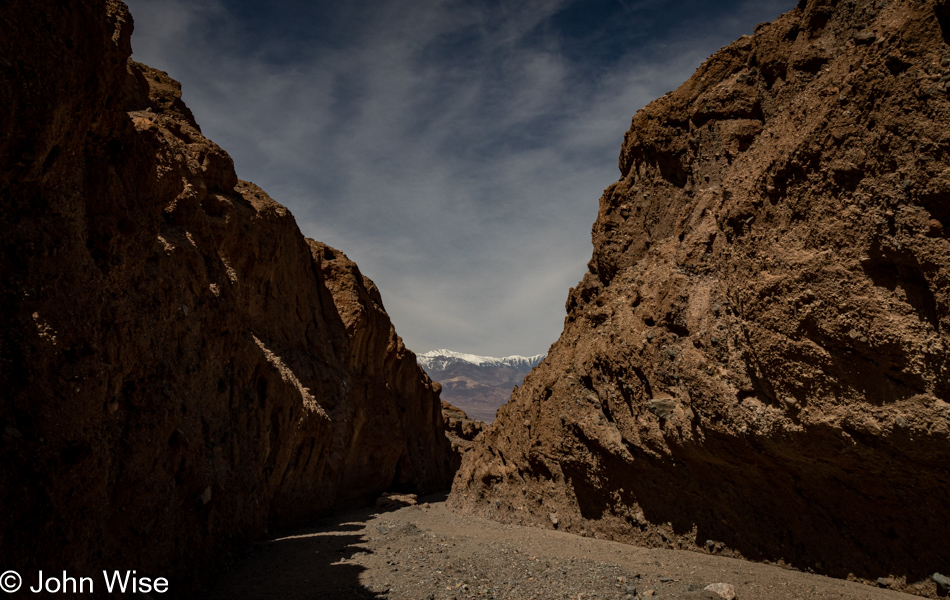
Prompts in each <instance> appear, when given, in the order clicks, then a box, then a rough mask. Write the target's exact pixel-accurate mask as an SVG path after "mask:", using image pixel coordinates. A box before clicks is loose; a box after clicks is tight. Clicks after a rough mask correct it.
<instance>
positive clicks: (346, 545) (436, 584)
mask: <svg viewBox="0 0 950 600" xmlns="http://www.w3.org/2000/svg"><path fill="white" fill-rule="evenodd" d="M423 500H428V502H424V503H423V504H421V505H418V506H407V507H402V508H398V509H395V510H390V511H381V510H379V509H376V510H370V509H364V510H358V511H352V512H348V513H344V514H340V515H336V516H334V517H331V518H328V519H325V520H323V521H320V522H319V523H317V524H315V525H314V526H312V527H310V528H306V529H302V530H299V531H296V532H293V533H288V534H285V535H281V536H279V537H277V538H276V539H273V540H270V541H267V542H263V543H261V544H258V545H257V546H255V547H254V548H253V549H252V550H251V551H250V552H249V554H248V556H247V557H246V558H244V559H243V560H242V561H240V562H238V563H237V564H235V565H232V568H231V570H230V572H229V573H227V574H226V575H224V576H223V577H222V578H221V580H220V581H219V583H218V585H217V587H216V589H215V590H214V593H212V594H211V598H212V599H213V600H223V599H226V598H228V599H230V598H245V599H248V600H253V599H256V598H261V599H263V598H281V599H282V600H304V599H317V598H320V599H332V598H341V599H343V598H346V599H360V598H364V599H368V598H378V599H384V598H385V599H392V600H396V599H413V600H423V599H432V600H443V599H463V598H517V599H527V598H545V599H547V598H551V599H553V598H559V599H560V598H564V599H568V598H572V599H577V600H582V599H586V598H616V599H632V598H649V597H653V598H658V599H659V598H670V599H672V598H683V599H686V598H709V599H712V600H715V599H718V598H720V596H718V595H716V594H713V593H711V592H707V591H704V588H705V587H706V586H707V585H709V584H712V583H720V582H721V583H727V584H730V585H732V586H733V587H734V588H735V592H736V597H737V598H738V599H739V600H755V599H762V600H765V599H769V600H785V599H787V600H792V599H799V598H825V599H836V600H837V599H841V600H845V599H854V600H858V599H861V600H876V599H881V600H884V599H888V598H889V599H893V600H897V599H899V598H912V597H913V596H909V595H907V594H903V593H899V592H894V591H891V590H886V589H878V588H874V587H870V586H867V585H862V584H859V583H855V582H850V581H843V580H839V579H831V578H828V577H823V576H820V575H813V574H810V573H803V572H800V571H793V570H788V569H784V568H781V567H777V566H772V565H764V564H758V563H752V562H746V561H742V560H736V559H732V558H726V557H720V556H714V555H709V554H702V553H699V552H690V551H684V550H663V549H651V548H641V547H637V546H631V545H627V544H621V543H617V542H610V541H605V540H598V539H593V538H588V537H580V536H577V535H572V534H569V533H564V532H560V531H554V530H550V529H539V528H532V527H523V526H518V525H506V524H501V523H497V522H495V521H491V520H488V519H484V518H481V517H477V516H461V515H457V514H455V513H453V512H452V511H451V510H450V509H448V508H447V507H446V505H445V503H444V501H442V498H440V497H430V498H427V499H423Z"/></svg>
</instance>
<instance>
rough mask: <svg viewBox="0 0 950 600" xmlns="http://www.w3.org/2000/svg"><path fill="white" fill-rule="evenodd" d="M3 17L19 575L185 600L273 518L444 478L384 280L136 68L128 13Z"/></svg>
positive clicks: (3, 358)
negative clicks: (300, 219)
mask: <svg viewBox="0 0 950 600" xmlns="http://www.w3.org/2000/svg"><path fill="white" fill-rule="evenodd" d="M0 23H2V24H3V29H4V35H3V36H0V83H2V85H0V113H2V114H3V115H4V119H3V124H2V127H0V129H2V136H0V231H2V232H3V233H2V236H0V390H2V392H0V395H2V396H0V398H2V401H0V448H2V458H3V460H2V461H0V495H2V500H0V502H2V506H3V509H4V519H3V524H2V525H0V540H2V543H0V548H2V550H0V563H2V564H3V565H5V567H6V568H15V569H18V570H19V571H20V572H21V573H23V574H27V573H33V574H35V572H36V570H38V569H44V570H46V571H47V572H50V571H53V572H58V571H61V570H63V569H65V570H67V571H69V573H70V575H73V576H82V575H88V576H93V575H97V574H98V572H99V571H100V570H102V569H126V568H128V569H136V570H137V571H138V573H139V574H140V575H146V576H151V577H155V576H160V575H161V576H167V577H170V578H171V580H172V595H176V596H181V595H184V596H189V595H191V594H193V593H194V592H195V590H196V589H197V588H196V587H195V586H196V585H199V584H200V583H201V578H202V577H203V576H205V575H206V574H207V573H208V570H209V569H210V568H213V567H215V566H218V565H220V564H221V563H222V561H224V560H226V559H227V558H228V556H229V554H230V553H232V552H233V551H236V550H239V549H240V546H241V544H242V543H243V542H245V541H247V540H249V539H251V538H254V537H256V536H260V535H263V534H264V532H265V531H266V530H267V528H268V527H273V526H277V527H282V526H288V525H293V524H295V523H299V522H300V521H302V520H304V519H308V518H313V517H314V516H317V515H320V514H323V513H325V512H326V511H328V510H330V509H332V508H333V507H335V506H339V505H341V504H344V503H349V502H353V501H364V500H368V499H369V498H371V497H373V496H374V495H375V494H377V493H379V492H380V491H382V490H385V489H388V488H389V487H390V486H395V487H397V488H411V489H413V490H415V491H418V492H423V493H424V492H431V491H436V490H439V489H445V488H446V487H448V483H449V481H450V479H451V460H452V458H451V449H450V447H449V444H448V441H447V440H446V439H445V437H444V434H443V423H442V417H441V413H440V403H439V399H438V393H437V391H436V390H435V389H434V388H433V385H432V384H431V382H430V381H429V380H428V378H427V377H426V376H425V375H424V373H422V371H421V370H420V369H419V368H418V367H417V366H416V361H415V357H414V356H413V355H412V353H411V352H409V351H408V350H406V349H405V347H404V346H403V345H402V341H401V340H400V339H399V337H398V336H397V335H396V334H395V331H394V330H393V328H392V325H391V324H390V322H389V319H388V317H387V316H386V313H385V311H384V310H383V308H382V302H381V300H380V298H379V294H378V291H376V289H375V286H373V284H372V282H370V281H369V280H368V279H366V278H364V277H362V275H360V274H359V272H358V270H357V269H356V267H355V265H353V264H352V263H349V262H346V263H345V264H344V266H339V265H340V264H341V261H343V260H345V259H342V258H340V255H337V254H336V253H335V252H333V251H332V250H330V249H328V248H326V247H325V246H322V245H320V244H318V243H316V242H310V241H308V240H306V239H304V237H303V236H302V235H301V233H300V231H299V230H298V228H297V225H296V223H295V222H294V219H293V217H292V216H291V215H290V213H289V212H288V211H287V210H286V209H285V208H284V207H282V206H281V205H279V204H278V203H276V202H275V201H273V200H272V199H270V198H269V197H268V196H267V194H265V193H264V192H263V191H262V190H261V189H260V188H258V187H257V186H255V185H253V184H251V183H248V182H244V181H240V180H238V178H237V177H236V175H235V173H234V168H233V164H232V162H231V159H230V158H229V157H228V155H227V154H226V153H225V152H224V151H223V150H221V148H219V147H218V146H217V145H215V144H214V143H213V142H211V141H210V140H208V139H207V138H205V137H204V136H203V135H202V134H201V132H200V129H199V127H198V125H197V124H196V123H195V120H194V118H193V116H192V115H191V113H190V111H189V110H188V109H187V108H186V107H185V105H184V104H183V103H182V101H181V98H180V87H179V85H178V84H177V83H176V82H174V81H173V80H172V79H170V78H169V77H168V76H167V75H166V74H164V73H162V72H160V71H156V70H153V69H150V68H148V67H145V66H143V65H138V64H135V63H129V62H127V61H128V58H129V56H130V41H129V40H130V36H131V32H132V21H131V17H130V16H129V14H128V12H127V10H126V7H125V6H124V4H122V3H121V2H118V1H115V0H71V1H69V2H66V3H65V4H64V3H62V2H51V1H33V0H31V1H29V2H26V1H20V0H14V1H12V2H7V3H5V4H4V5H3V6H2V7H0ZM334 255H335V256H336V258H334V257H333V256H334ZM205 581H206V580H205Z"/></svg>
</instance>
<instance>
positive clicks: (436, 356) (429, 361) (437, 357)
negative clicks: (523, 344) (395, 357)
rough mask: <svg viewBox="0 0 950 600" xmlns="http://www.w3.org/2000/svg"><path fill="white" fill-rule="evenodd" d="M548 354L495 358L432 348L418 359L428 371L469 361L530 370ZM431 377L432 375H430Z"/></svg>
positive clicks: (484, 364)
mask: <svg viewBox="0 0 950 600" xmlns="http://www.w3.org/2000/svg"><path fill="white" fill-rule="evenodd" d="M545 356H547V354H536V355H534V356H517V355H513V356H505V357H504V358H495V357H494V356H477V355H475V354H464V353H462V352H453V351H452V350H431V351H429V352H426V353H425V354H420V355H418V356H417V357H416V360H417V361H418V363H419V364H420V365H422V368H424V369H425V370H426V371H427V372H428V371H429V369H434V370H440V369H446V368H447V367H450V366H452V365H457V364H460V363H468V364H472V365H475V366H478V367H511V368H513V369H527V370H528V371H530V370H531V369H533V368H534V367H536V366H537V365H538V363H540V362H541V361H542V360H544V357H545ZM430 377H431V375H430Z"/></svg>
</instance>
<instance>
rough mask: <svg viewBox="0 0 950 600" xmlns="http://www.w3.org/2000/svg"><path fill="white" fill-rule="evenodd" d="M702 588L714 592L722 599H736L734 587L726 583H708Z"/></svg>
mask: <svg viewBox="0 0 950 600" xmlns="http://www.w3.org/2000/svg"><path fill="white" fill-rule="evenodd" d="M703 589H704V590H705V591H708V592H713V593H715V594H716V595H718V596H719V597H720V598H722V599H723V600H736V588H734V587H732V585H730V584H728V583H710V584H709V585H707V586H706V587H704V588H703Z"/></svg>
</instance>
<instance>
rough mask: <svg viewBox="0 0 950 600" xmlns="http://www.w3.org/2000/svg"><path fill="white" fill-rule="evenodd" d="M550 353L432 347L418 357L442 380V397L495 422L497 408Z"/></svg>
mask: <svg viewBox="0 0 950 600" xmlns="http://www.w3.org/2000/svg"><path fill="white" fill-rule="evenodd" d="M545 356H547V355H546V354H538V355H535V356H505V357H503V358H496V357H494V356H478V355H475V354H465V353H462V352H454V351H452V350H432V351H431V352H426V353H424V354H420V355H418V356H417V357H416V360H417V361H418V363H419V365H421V366H422V368H423V369H425V371H426V373H428V374H429V377H431V378H432V379H433V380H434V381H438V382H439V383H441V384H442V399H443V400H445V401H447V402H451V403H452V404H454V405H455V406H457V407H459V408H461V409H462V410H464V411H465V412H466V413H468V415H469V416H470V417H471V418H473V419H477V420H479V421H485V422H486V423H491V422H492V421H493V420H494V419H495V411H496V410H497V409H498V407H499V406H501V405H502V404H504V403H505V402H508V399H509V398H510V397H511V391H512V389H513V388H514V387H515V386H516V385H521V384H522V383H523V382H524V377H525V375H527V374H528V373H529V372H530V371H531V369H533V368H534V367H535V366H537V365H538V363H540V362H541V361H542V360H544V357H545Z"/></svg>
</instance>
